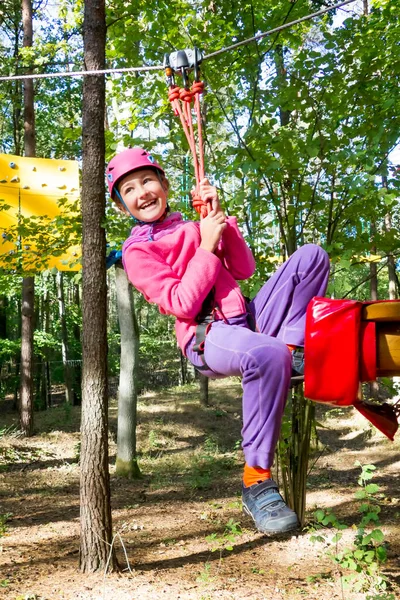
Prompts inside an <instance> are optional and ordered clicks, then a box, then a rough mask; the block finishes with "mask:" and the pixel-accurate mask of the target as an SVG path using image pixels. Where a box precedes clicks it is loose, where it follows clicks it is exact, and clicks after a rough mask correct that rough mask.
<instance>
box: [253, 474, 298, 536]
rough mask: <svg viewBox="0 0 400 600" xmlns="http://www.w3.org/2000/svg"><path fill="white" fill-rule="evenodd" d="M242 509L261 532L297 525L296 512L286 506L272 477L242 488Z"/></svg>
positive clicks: (290, 527) (287, 529)
mask: <svg viewBox="0 0 400 600" xmlns="http://www.w3.org/2000/svg"><path fill="white" fill-rule="evenodd" d="M242 502H243V511H244V512H245V513H246V514H247V515H249V516H250V517H251V518H252V519H253V521H254V523H255V526H256V527H257V529H258V531H261V533H283V532H285V531H290V530H292V529H296V527H298V525H299V521H298V519H297V515H296V513H295V512H294V511H293V510H292V509H291V508H289V507H288V506H286V504H285V501H284V500H283V498H282V496H281V495H280V493H279V490H278V486H277V484H276V483H275V481H273V480H272V479H266V480H265V481H262V482H261V483H256V484H255V485H251V486H250V487H245V486H243V489H242Z"/></svg>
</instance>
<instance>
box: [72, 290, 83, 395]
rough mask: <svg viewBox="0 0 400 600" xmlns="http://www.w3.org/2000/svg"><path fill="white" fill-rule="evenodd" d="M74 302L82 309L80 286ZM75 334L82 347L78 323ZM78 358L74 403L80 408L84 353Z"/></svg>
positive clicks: (75, 370) (74, 384) (74, 329)
mask: <svg viewBox="0 0 400 600" xmlns="http://www.w3.org/2000/svg"><path fill="white" fill-rule="evenodd" d="M73 290H74V302H75V304H76V306H77V308H79V307H80V295H79V285H78V284H74V288H73ZM73 332H74V340H75V342H76V343H77V346H78V347H80V346H81V329H80V327H79V325H78V324H77V323H74V327H73ZM74 358H76V359H77V360H76V362H75V364H74V370H73V380H74V383H73V388H74V398H73V403H74V406H80V405H81V404H82V361H81V358H82V353H79V355H78V356H76V357H75V356H74Z"/></svg>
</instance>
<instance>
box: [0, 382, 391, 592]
mask: <svg viewBox="0 0 400 600" xmlns="http://www.w3.org/2000/svg"><path fill="white" fill-rule="evenodd" d="M240 402H241V389H240V385H239V383H238V382H237V381H232V380H228V381H226V380H225V381H222V382H221V381H219V382H212V383H211V385H210V406H209V407H208V408H202V407H200V405H199V401H198V394H197V391H196V389H195V388H194V387H185V388H180V389H178V388H175V389H174V390H168V391H164V392H160V393H157V394H155V393H146V394H143V395H142V396H141V398H140V405H139V420H140V424H139V430H138V438H139V443H138V447H139V451H140V457H139V460H140V467H141V470H142V473H143V477H142V478H141V479H140V480H136V481H128V480H124V479H122V478H120V477H117V476H116V475H115V469H114V463H115V451H116V445H115V437H116V405H115V402H112V403H111V407H110V473H111V487H112V511H113V527H114V532H115V547H116V549H117V554H118V560H119V563H120V565H121V567H122V571H121V573H119V574H113V573H111V574H110V573H104V572H102V573H95V574H90V575H86V574H82V573H80V571H79V570H78V554H79V410H78V409H77V408H73V407H70V406H65V405H63V406H59V407H55V408H52V409H50V410H48V411H47V412H45V413H44V412H43V413H36V414H35V417H36V424H35V428H36V429H35V431H36V433H35V436H34V437H32V438H30V439H23V438H21V437H19V436H18V432H17V431H16V428H15V427H13V425H15V424H16V418H15V415H14V413H12V412H11V411H10V410H6V409H7V408H8V406H7V405H6V403H5V402H3V403H2V404H1V403H0V411H2V412H0V422H1V426H0V430H1V431H0V598H1V599H7V600H61V599H62V600H105V599H107V600H136V599H138V600H139V599H140V600H153V599H154V600H158V599H167V600H172V599H174V600H177V599H182V600H214V599H216V600H217V599H218V600H219V599H221V600H250V599H251V600H281V599H282V600H295V599H300V598H306V599H307V600H333V599H336V598H338V599H341V600H361V599H365V600H394V599H395V598H398V597H400V593H399V587H398V586H399V585H400V564H399V558H398V557H399V553H400V539H399V529H400V502H399V467H400V442H399V439H400V434H398V436H397V439H396V441H395V442H394V443H393V442H390V441H389V440H387V439H386V438H385V437H384V436H383V435H382V434H380V433H379V432H376V430H373V429H372V427H371V426H370V425H369V424H368V422H367V421H366V420H365V419H364V418H363V417H362V416H361V415H359V414H358V413H355V411H353V410H352V409H345V410H341V409H332V408H330V409H327V408H322V407H319V408H318V421H319V424H320V426H319V427H318V431H319V436H320V446H319V449H318V451H316V452H315V453H314V455H313V458H312V461H311V462H312V463H313V468H312V471H311V473H310V476H309V483H308V486H309V489H308V496H307V506H308V513H307V515H308V522H309V526H310V525H312V522H313V512H314V511H315V509H317V508H320V509H324V510H328V509H332V510H333V511H334V513H335V515H336V516H337V517H338V518H340V519H342V520H344V521H345V523H346V524H347V525H348V529H346V530H344V531H343V539H342V540H340V541H339V542H338V543H337V544H332V543H330V540H331V539H332V537H333V535H334V532H333V531H332V530H328V529H327V530H322V531H321V532H319V534H320V535H322V536H323V540H322V541H312V538H313V532H312V530H311V529H310V527H306V528H305V529H303V530H302V531H300V530H299V531H296V532H294V533H290V534H286V535H283V536H273V537H265V536H263V535H261V534H259V533H257V532H256V531H255V530H254V528H253V526H252V522H251V520H249V518H248V517H246V516H244V515H243V514H242V512H241V507H240V479H241V469H242V460H243V459H242V454H241V450H240V445H239V440H240V427H241V423H240ZM6 428H7V429H6ZM356 461H359V462H360V463H361V464H363V465H367V464H373V465H375V466H376V475H375V477H374V479H373V482H375V483H377V484H378V485H379V486H380V490H379V494H378V499H379V505H380V508H381V513H380V515H379V516H380V525H379V527H380V529H381V530H382V532H383V534H384V544H385V547H386V549H387V553H388V561H387V562H386V563H385V564H384V565H383V567H382V573H383V574H384V575H385V576H387V578H388V580H389V589H388V590H387V591H381V592H380V593H379V594H378V592H376V591H375V592H374V593H372V595H371V592H367V591H362V592H356V591H355V589H354V587H352V588H350V589H343V587H342V584H341V579H340V575H341V574H343V573H345V571H343V569H341V567H340V566H339V565H338V564H337V563H336V562H335V560H334V557H335V556H336V558H337V557H338V556H340V552H342V551H343V549H344V548H345V547H349V546H350V545H351V540H352V538H353V537H354V534H355V530H356V526H357V525H358V524H359V523H360V520H361V515H360V512H359V510H358V507H359V505H360V501H357V500H356V499H355V492H356V491H357V490H360V487H359V485H358V484H357V479H358V476H359V473H360V468H359V467H358V466H356V465H355V463H356ZM314 463H315V464H314Z"/></svg>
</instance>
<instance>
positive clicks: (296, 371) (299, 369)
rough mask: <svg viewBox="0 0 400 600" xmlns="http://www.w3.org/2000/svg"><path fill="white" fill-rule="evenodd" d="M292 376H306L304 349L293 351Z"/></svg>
mask: <svg viewBox="0 0 400 600" xmlns="http://www.w3.org/2000/svg"><path fill="white" fill-rule="evenodd" d="M292 375H294V376H299V375H304V348H296V350H293V351H292Z"/></svg>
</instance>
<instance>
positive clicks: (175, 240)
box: [122, 213, 255, 351]
mask: <svg viewBox="0 0 400 600" xmlns="http://www.w3.org/2000/svg"><path fill="white" fill-rule="evenodd" d="M227 224H228V226H227V227H226V229H225V230H224V233H223V236H222V240H221V242H220V244H219V246H218V249H217V251H216V252H215V254H213V253H212V252H208V251H207V250H203V249H202V248H200V247H199V246H200V242H201V238H200V223H199V222H193V221H183V220H182V216H181V214H180V213H172V214H171V215H169V216H168V217H167V218H166V219H165V221H163V222H162V223H156V224H152V223H149V224H148V225H147V224H145V225H140V226H137V227H134V228H133V229H132V231H131V235H130V237H129V238H128V239H127V240H126V241H125V243H124V245H123V247H122V262H123V265H124V268H125V271H126V273H127V275H128V279H129V280H130V281H131V283H132V284H133V285H134V286H135V287H136V288H137V289H138V290H139V291H140V292H141V293H142V294H143V296H144V297H145V299H146V300H147V301H148V302H152V303H154V304H157V305H158V307H159V310H160V312H161V313H162V314H167V315H174V316H175V317H176V322H175V331H176V337H177V340H178V343H179V346H180V347H181V349H182V351H185V347H186V344H187V343H188V342H189V340H190V339H191V337H192V336H193V335H194V333H195V330H196V321H195V319H196V316H197V315H198V313H199V312H200V310H201V307H202V303H203V301H204V300H205V298H206V296H207V294H208V293H209V292H210V291H211V289H212V288H214V290H215V302H216V305H217V306H218V308H219V310H220V316H221V318H223V317H225V318H227V319H229V318H231V317H235V316H238V315H240V314H243V313H245V312H246V306H245V300H244V298H243V296H242V293H241V291H240V288H239V286H238V284H237V283H236V281H235V280H236V279H247V278H248V277H251V275H252V274H253V273H254V270H255V261H254V258H253V255H252V253H251V250H250V249H249V248H248V246H247V244H246V242H245V241H244V239H243V237H242V235H241V233H240V231H239V229H238V227H237V223H236V217H228V218H227Z"/></svg>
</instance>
